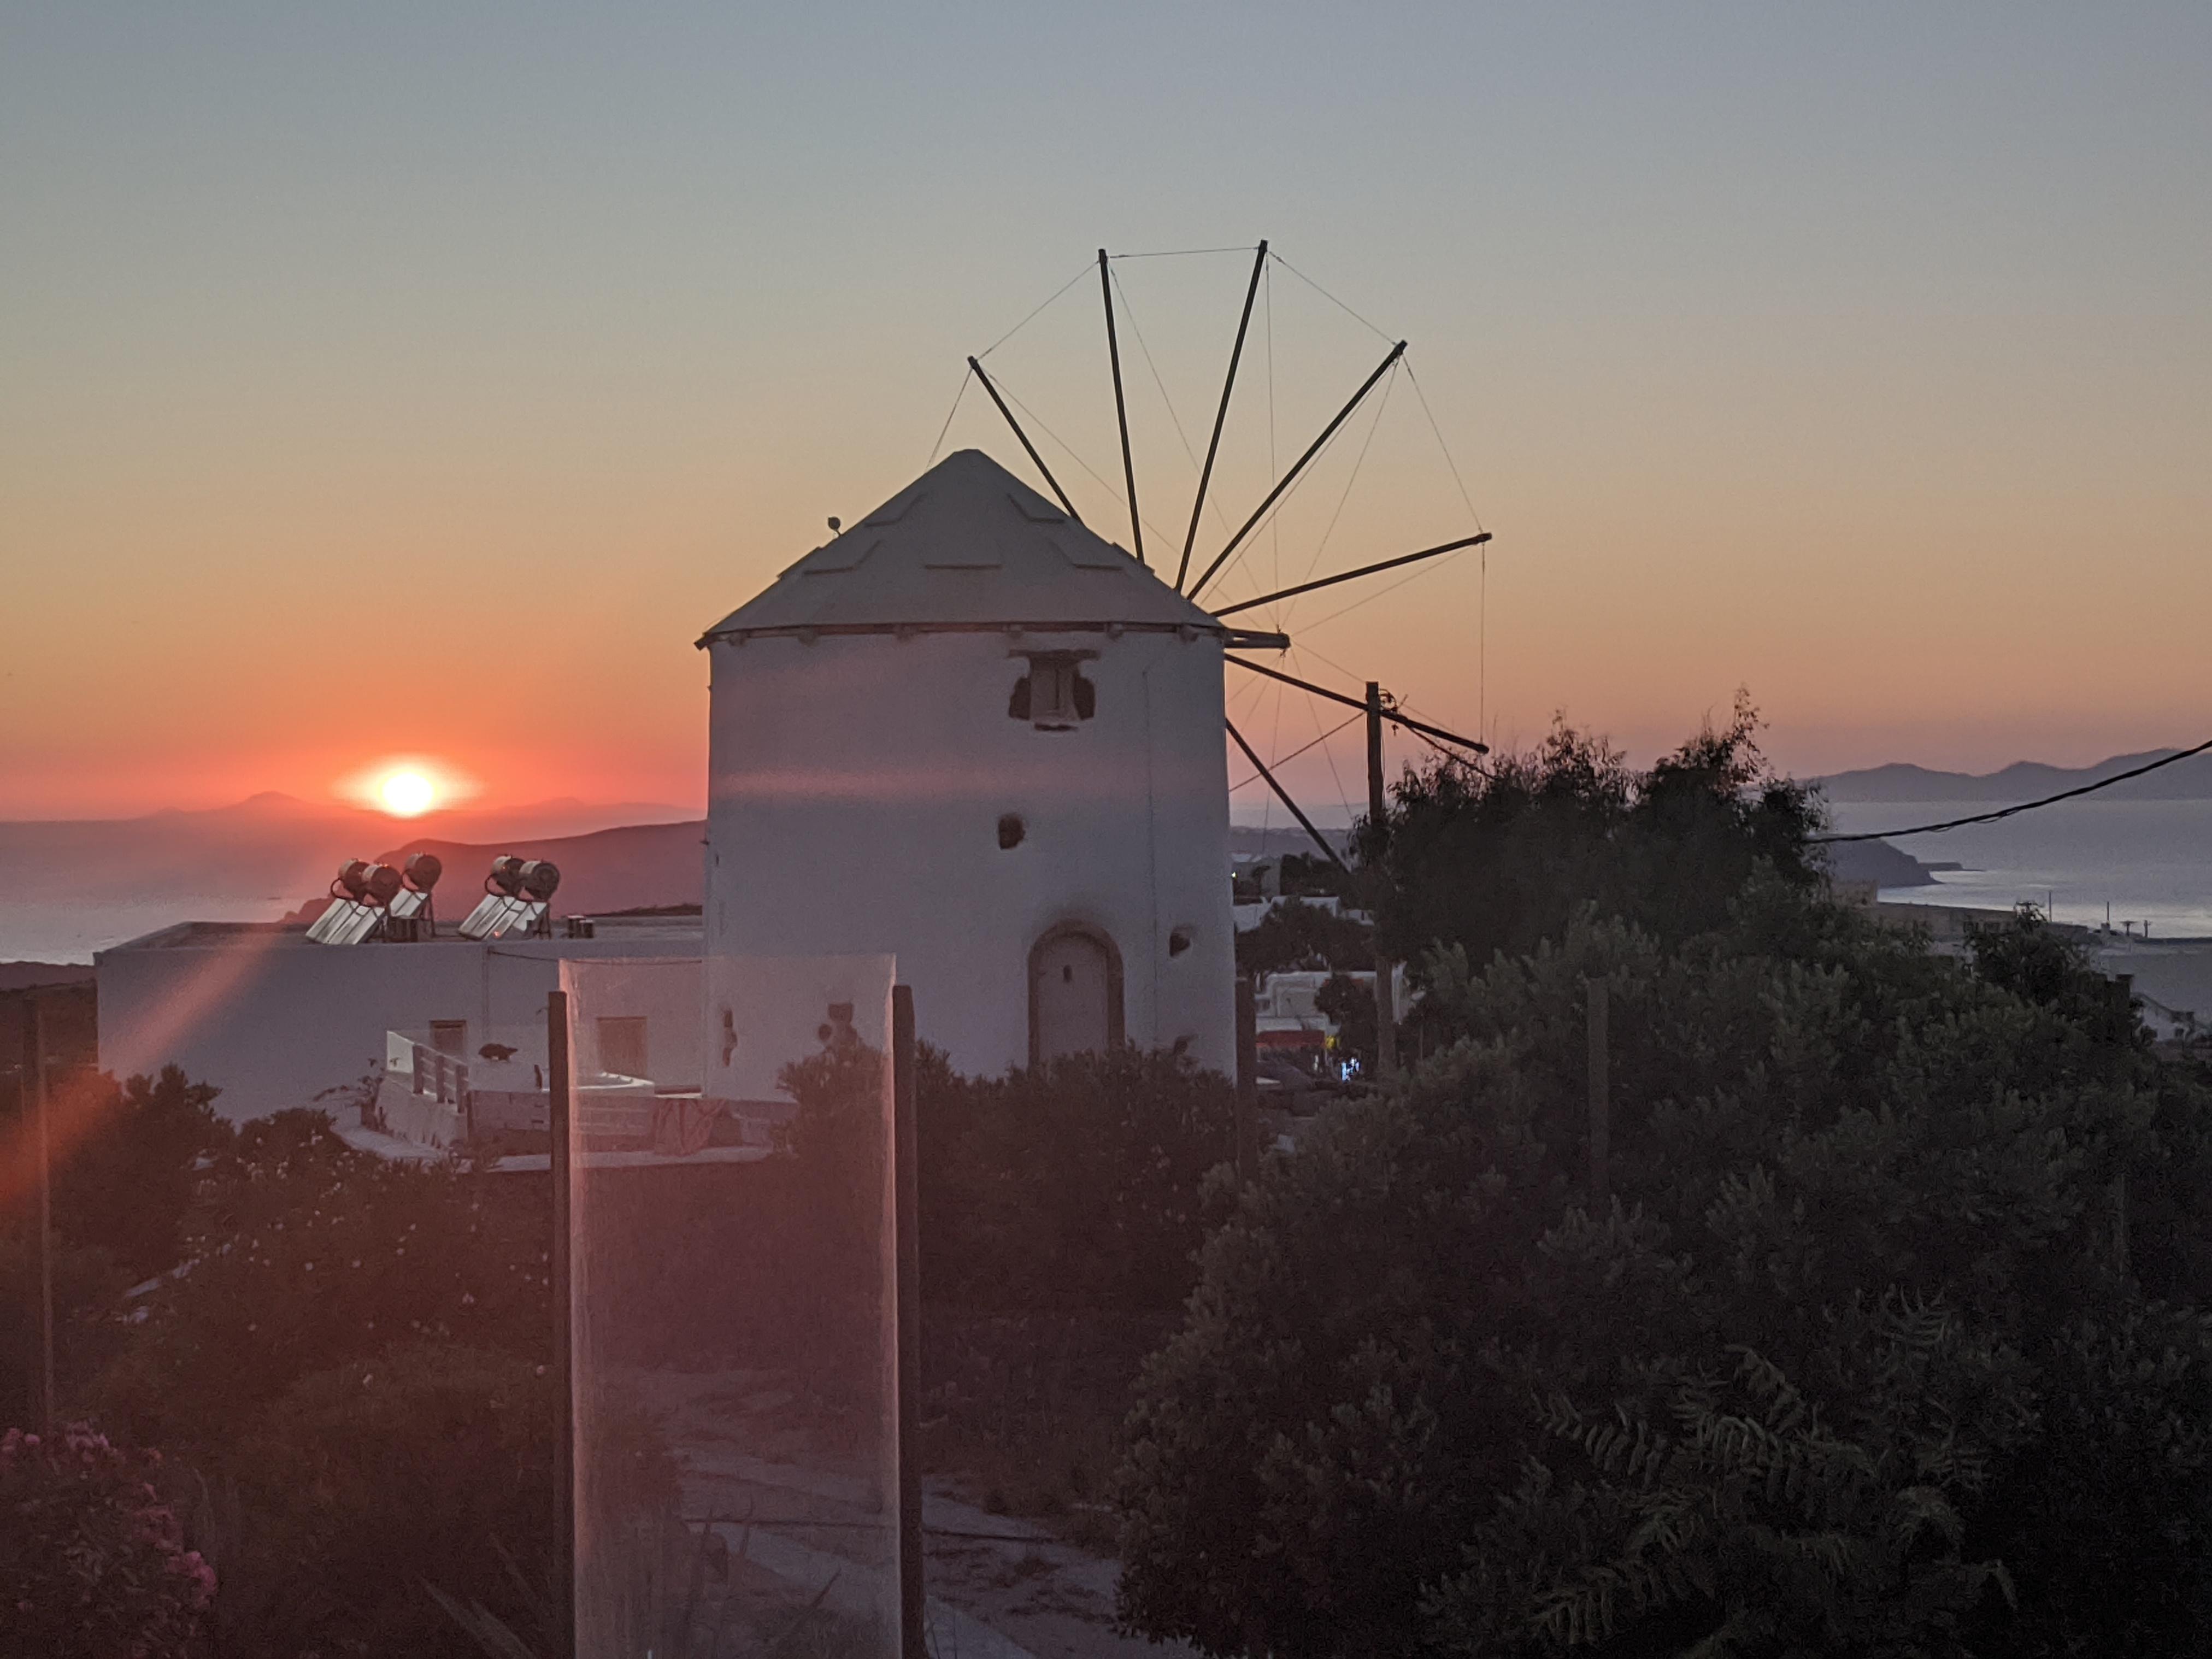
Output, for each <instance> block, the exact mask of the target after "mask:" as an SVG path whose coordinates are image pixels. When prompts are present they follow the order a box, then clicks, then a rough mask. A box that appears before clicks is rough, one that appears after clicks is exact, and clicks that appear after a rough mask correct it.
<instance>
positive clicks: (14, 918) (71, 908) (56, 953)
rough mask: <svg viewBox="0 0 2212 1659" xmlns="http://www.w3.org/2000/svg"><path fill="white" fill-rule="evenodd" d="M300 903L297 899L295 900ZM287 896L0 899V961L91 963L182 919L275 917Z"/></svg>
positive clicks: (265, 919)
mask: <svg viewBox="0 0 2212 1659" xmlns="http://www.w3.org/2000/svg"><path fill="white" fill-rule="evenodd" d="M295 902H296V901H295ZM291 908H292V905H290V904H288V903H286V902H284V901H283V899H260V900H254V899H238V898H193V897H191V896H190V895H185V896H181V897H177V898H163V899H158V900H155V899H146V900H120V901H118V900H103V901H101V902H97V903H90V904H68V903H62V902H55V901H52V900H47V899H33V900H28V901H24V900H15V899H5V900H0V962H90V961H91V960H92V953H93V952H94V951H105V950H106V949H107V947H108V946H109V945H120V944H122V943H123V942H124V941H125V939H137V938H139V937H140V936H141V935H143V934H146V933H155V932H158V931H159V930H160V929H161V928H164V927H173V926H175V925H176V924H177V923H178V922H180V921H276V918H277V917H279V916H281V915H283V914H284V913H285V912H286V911H288V910H289V909H291Z"/></svg>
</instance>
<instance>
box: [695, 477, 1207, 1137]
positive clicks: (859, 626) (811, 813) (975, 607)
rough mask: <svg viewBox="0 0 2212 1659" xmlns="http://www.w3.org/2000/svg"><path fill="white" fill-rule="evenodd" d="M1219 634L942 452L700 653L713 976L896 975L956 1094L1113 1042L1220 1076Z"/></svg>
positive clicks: (710, 637) (1001, 483) (1017, 495)
mask: <svg viewBox="0 0 2212 1659" xmlns="http://www.w3.org/2000/svg"><path fill="white" fill-rule="evenodd" d="M1228 631H1229V630H1227V629H1225V628H1224V626H1223V624H1221V623H1218V622H1216V621H1215V620H1214V619H1213V618H1212V617H1210V616H1208V615H1207V614H1206V612H1205V611H1200V609H1199V608H1198V607H1197V606H1196V605H1194V604H1192V603H1191V602H1190V601H1189V600H1188V599H1184V598H1183V597H1182V596H1181V595H1180V594H1178V593H1177V592H1176V591H1175V590H1174V589H1173V588H1172V587H1171V586H1169V585H1168V584H1167V583H1165V582H1164V581H1162V580H1160V579H1159V578H1158V577H1157V576H1155V575H1154V574H1152V572H1151V571H1150V570H1148V569H1146V568H1145V567H1144V566H1143V565H1141V564H1139V562H1137V561H1136V560H1135V559H1134V558H1133V557H1132V556H1129V555H1128V554H1127V553H1125V552H1124V551H1122V550H1121V549H1120V548H1119V547H1117V546H1115V545H1114V544H1111V543H1109V542H1107V541H1105V540H1104V539H1103V538H1100V537H1099V536H1097V535H1096V534H1094V533H1093V532H1091V531H1090V530H1088V529H1086V528H1085V527H1084V526H1082V525H1081V524H1079V523H1077V522H1074V521H1073V520H1070V519H1069V518H1068V516H1067V515H1066V513H1062V512H1061V511H1060V508H1058V507H1054V506H1053V505H1052V504H1051V503H1050V502H1048V501H1046V500H1045V499H1044V498H1043V497H1042V496H1040V495H1037V494H1036V492H1035V491H1033V490H1031V489H1030V488H1029V487H1028V486H1026V485H1025V484H1024V483H1021V482H1020V481H1019V480H1018V479H1016V478H1015V477H1012V475H1011V474H1009V473H1007V472H1006V471H1005V470H1004V469H1002V468H1001V467H1000V466H999V465H997V464H996V463H995V462H994V461H992V460H990V459H988V458H987V457H986V456H984V455H982V454H981V453H977V452H975V451H973V450H967V451H963V452H961V453H957V454H954V455H951V456H950V457H948V458H947V459H945V460H944V461H943V462H941V463H940V464H939V465H937V466H936V467H934V468H933V469H932V470H931V471H929V472H927V474H925V475H924V476H923V477H921V478H919V479H917V480H916V481H915V483H912V484H910V485H908V487H907V488H906V489H903V490H902V491H901V492H900V493H899V494H898V495H895V496H893V497H892V498H891V499H890V501H886V502H884V505H883V506H881V507H878V508H877V509H876V510H875V511H874V512H872V513H869V514H868V515H867V516H866V518H864V519H863V520H860V522H859V523H858V524H855V525H854V526H852V527H851V528H849V529H848V530H846V531H845V532H844V533H842V535H838V536H836V538H834V539H833V540H831V541H830V542H829V544H827V545H825V546H823V547H819V548H817V549H815V550H813V551H812V552H811V553H809V554H808V555H806V556H805V557H804V558H802V559H800V560H799V561H798V562H796V563H794V564H793V565H792V566H791V567H790V568H788V569H787V570H785V571H784V572H783V573H782V574H781V575H780V576H779V577H778V578H777V579H776V580H775V583H774V584H773V585H772V586H769V588H768V589H767V590H765V591H764V592H762V593H761V594H760V595H759V596H758V597H757V598H756V599H753V600H752V601H751V602H750V604H748V605H744V607H742V608H741V609H739V610H738V611H734V612H732V614H731V615H730V616H729V617H726V618H724V619H723V620H722V621H721V622H720V623H717V624H716V625H715V626H714V628H713V629H709V630H708V633H707V635H705V637H704V638H703V639H702V641H700V643H701V645H702V647H704V648H705V649H706V650H707V651H708V656H709V659H710V661H711V663H712V683H713V713H712V724H711V728H710V741H709V750H708V753H709V769H710V776H709V792H710V793H709V805H708V866H707V893H706V919H705V920H706V945H707V954H708V958H709V961H710V962H712V961H713V960H714V959H716V958H718V957H747V956H775V957H813V956H820V955H824V954H832V953H836V954H859V953H868V952H884V953H888V954H890V955H893V956H895V957H896V959H897V964H898V975H899V978H900V979H901V980H902V981H903V982H905V983H907V984H908V985H911V986H912V987H914V994H915V1008H916V1022H917V1024H918V1026H919V1028H920V1031H921V1036H922V1037H923V1038H924V1039H925V1040H926V1041H928V1042H934V1043H936V1044H938V1045H939V1047H941V1048H945V1050H947V1051H948V1053H949V1054H950V1055H951V1060H952V1063H953V1065H954V1066H956V1067H957V1068H958V1069H959V1070H961V1071H963V1072H969V1073H996V1072H999V1071H1001V1070H1003V1069H1005V1068H1006V1067H1007V1066H1018V1065H1022V1064H1024V1063H1027V1062H1029V1061H1030V1060H1035V1059H1040V1058H1045V1057H1049V1056H1050V1055H1053V1054H1058V1053H1062V1052H1066V1051H1072V1050H1078V1049H1083V1048H1103V1047H1105V1046H1106V1045H1107V1044H1109V1043H1111V1042H1121V1041H1124V1040H1126V1041H1127V1042H1133V1043H1136V1044H1139V1045H1140V1046H1145V1047H1152V1046H1180V1047H1182V1048H1183V1049H1184V1050H1185V1051H1186V1052H1188V1054H1190V1055H1191V1056H1192V1057H1193V1058H1194V1059H1195V1060H1198V1061H1200V1063H1201V1064H1204V1065H1206V1066H1214V1067H1218V1069H1220V1070H1222V1071H1225V1072H1228V1071H1233V1070H1234V1068H1235V1065H1236V1042H1235V1006H1234V989H1233V975H1234V973H1235V967H1234V961H1235V954H1234V940H1233V935H1232V933H1231V923H1230V896H1231V895H1230V880H1229V842H1228V831H1229V800H1228V778H1227V768H1226V763H1225V754H1224V745H1223V738H1222V732H1223V705H1222V642H1223V640H1224V637H1225V634H1227V633H1228ZM708 1004H709V1006H708V1010H707V1016H708V1030H710V1031H712V1030H715V1029H717V1028H718V1025H719V1024H720V1023H722V1022H723V1021H724V1020H725V1018H726V1014H727V1011H726V1010H723V1009H718V1008H717V1007H715V1006H714V990H713V988H712V987H711V985H710V987H709V993H708ZM713 1061H714V1057H713V1055H712V1054H710V1055H709V1061H708V1066H709V1073H710V1076H709V1079H708V1093H709V1094H710V1095H712V1094H714V1093H716V1092H718V1089H717V1083H716V1079H714V1077H713V1076H712V1075H711V1073H712V1072H713V1069H714V1067H713Z"/></svg>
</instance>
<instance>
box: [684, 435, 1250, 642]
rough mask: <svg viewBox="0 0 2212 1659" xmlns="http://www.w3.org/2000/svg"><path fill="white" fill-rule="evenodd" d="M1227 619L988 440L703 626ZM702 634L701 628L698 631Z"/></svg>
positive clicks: (949, 459) (1193, 622)
mask: <svg viewBox="0 0 2212 1659" xmlns="http://www.w3.org/2000/svg"><path fill="white" fill-rule="evenodd" d="M1115 625H1120V626H1122V627H1135V628H1203V629H1207V630H1208V631H1209V632H1216V633H1218V632H1220V631H1222V627H1221V624H1220V623H1218V622H1216V621H1214V619H1213V618H1212V617H1210V616H1208V615H1207V614H1206V612H1205V611H1201V610H1200V609H1199V608H1198V606H1197V605H1194V604H1192V603H1191V601H1190V600H1188V599H1185V598H1183V596H1182V594H1180V593H1178V592H1176V591H1175V589H1174V588H1173V587H1172V586H1170V585H1169V584H1168V583H1166V582H1164V581H1162V580H1160V579H1159V577H1158V576H1157V575H1155V574H1152V571H1150V570H1148V569H1147V568H1145V566H1143V565H1142V564H1139V562H1137V561H1136V559H1135V558H1133V556H1130V555H1129V554H1128V553H1127V552H1126V551H1124V550H1122V549H1121V548H1120V547H1118V546H1116V545H1115V544H1114V543H1112V542H1109V541H1108V540H1106V539H1105V538H1103V537H1102V536H1100V535H1098V534H1097V533H1096V532H1093V531H1091V530H1089V529H1087V528H1085V526H1083V525H1082V524H1080V523H1079V522H1077V521H1076V520H1073V519H1071V518H1069V517H1068V515H1067V514H1066V513H1064V512H1062V511H1061V510H1060V507H1057V506H1055V505H1054V503H1053V502H1051V501H1047V500H1046V499H1045V498H1044V497H1043V496H1042V495H1038V494H1037V493H1036V491H1035V490H1034V489H1030V487H1029V486H1028V485H1027V484H1025V483H1023V482H1022V481H1021V480H1020V479H1018V478H1017V477H1014V476H1013V474H1012V473H1011V472H1009V471H1006V468H1004V467H1002V466H1000V465H999V464H998V463H997V462H996V461H994V460H993V459H991V458H990V457H989V456H987V455H986V454H984V453H982V452H981V451H980V450H975V449H963V450H960V451H957V453H953V454H951V455H948V456H946V457H945V459H943V460H941V461H939V463H938V464H937V465H935V466H933V467H932V468H930V470H929V471H927V472H925V473H923V474H922V475H921V477H919V478H916V479H915V481H914V482H913V483H910V484H908V486H907V487H906V488H905V489H902V490H901V491H899V493H898V494H897V495H894V496H892V497H891V498H890V500H889V501H885V502H884V504H883V505H882V506H881V507H878V508H877V509H876V510H875V511H874V512H872V513H869V514H868V515H867V516H866V518H864V519H862V520H860V522H859V523H858V524H855V525H854V526H852V527H851V528H850V529H848V530H847V531H845V532H843V533H842V535H839V536H837V537H836V538H834V539H833V540H831V541H829V543H827V544H825V545H823V546H821V547H817V548H816V549H815V550H813V551H812V552H811V553H809V554H808V555H807V556H805V558H803V559H801V560H799V562H797V563H795V564H793V565H792V566H791V567H790V568H788V569H787V570H785V571H784V572H783V574H781V575H780V576H778V577H777V578H776V579H775V581H774V582H773V583H771V584H770V585H769V586H768V587H766V588H764V589H763V590H762V592H760V593H758V594H757V595H756V596H755V597H754V598H753V599H750V601H748V602H747V603H746V604H744V605H740V606H739V607H738V609H737V610H735V611H732V612H731V613H730V614H729V615H728V616H726V617H724V618H723V619H722V620H721V621H720V623H716V624H715V625H714V627H713V628H711V629H708V632H707V635H706V638H707V639H708V640H712V639H714V638H715V637H717V636H719V635H731V634H751V633H763V632H780V631H785V630H791V631H797V630H801V629H818V630H821V631H824V632H838V631H845V632H854V633H873V632H877V631H887V630H890V629H899V628H922V629H931V628H1017V627H1019V628H1030V629H1038V630H1040V631H1049V630H1050V629H1054V628H1055V627H1060V628H1079V629H1091V628H1104V627H1111V626H1115ZM703 642H704V641H702V643H703Z"/></svg>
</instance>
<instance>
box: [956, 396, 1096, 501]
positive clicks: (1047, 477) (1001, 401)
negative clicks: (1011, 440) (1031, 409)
mask: <svg viewBox="0 0 2212 1659" xmlns="http://www.w3.org/2000/svg"><path fill="white" fill-rule="evenodd" d="M968 367H969V368H971V369H973V370H974V371H975V378H976V379H977V380H981V382H982V383H983V390H984V391H986V392H989V393H990V394H991V401H992V402H993V403H994V404H998V406H999V413H1000V414H1001V415H1003V416H1006V424H1007V425H1008V426H1010V427H1012V428H1013V429H1014V436H1016V437H1017V438H1019V439H1020V440H1021V441H1022V447H1023V448H1024V449H1025V450H1027V451H1028V452H1029V457H1030V464H1031V465H1034V466H1035V467H1036V470H1037V471H1040V472H1042V473H1043V474H1044V481H1045V482H1046V483H1048V484H1050V485H1051V486H1052V493H1053V494H1054V495H1057V496H1059V497H1060V506H1061V507H1064V508H1066V512H1067V516H1068V517H1069V518H1071V519H1073V520H1075V522H1076V523H1078V524H1081V523H1082V522H1083V515H1082V514H1081V513H1078V512H1077V511H1076V510H1075V503H1074V502H1073V501H1069V500H1068V499H1067V492H1066V490H1065V489H1061V488H1060V480H1059V479H1057V478H1055V477H1053V476H1052V469H1051V468H1050V467H1048V466H1047V465H1045V464H1044V457H1043V456H1042V455H1040V454H1038V453H1037V448H1036V445H1035V444H1033V443H1031V442H1030V435H1029V434H1028V433H1026V432H1024V431H1023V430H1022V423H1021V422H1019V421H1018V420H1016V419H1015V418H1014V411H1013V410H1011V409H1009V408H1007V407H1006V399H1005V398H1002V397H1000V395H999V386H998V382H997V381H995V380H993V379H992V378H991V377H990V376H989V375H988V374H986V373H984V371H983V365H982V364H981V363H980V362H976V361H975V358H973V357H970V358H969V360H968Z"/></svg>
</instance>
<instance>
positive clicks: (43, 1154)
mask: <svg viewBox="0 0 2212 1659" xmlns="http://www.w3.org/2000/svg"><path fill="white" fill-rule="evenodd" d="M45 1012H46V1011H45V1008H44V1007H43V1006H42V1005H41V1004H40V1000H39V998H38V995H37V994H36V993H29V994H26V995H25V996H24V998H23V1082H22V1097H23V1103H24V1104H25V1105H27V1106H28V1107H29V1108H30V1109H31V1111H32V1113H33V1118H34V1121H36V1123H37V1125H38V1138H39V1388H40V1394H39V1413H40V1424H41V1425H42V1428H43V1432H44V1433H45V1434H46V1436H47V1437H50V1438H51V1437H52V1434H53V1431H54V1163H53V1151H54V1149H53V1138H52V1130H51V1127H50V1125H49V1123H48V1121H47V1115H46V1030H45Z"/></svg>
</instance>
